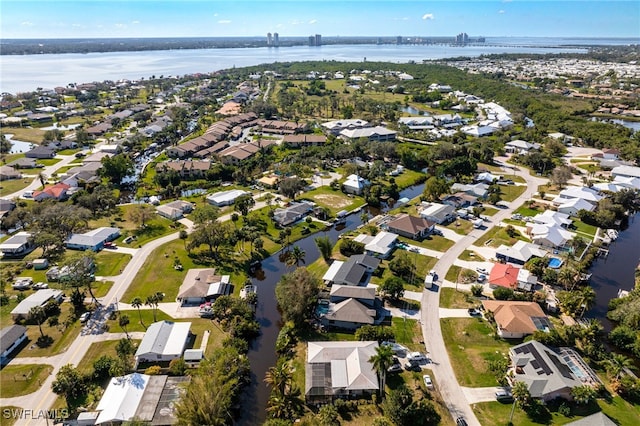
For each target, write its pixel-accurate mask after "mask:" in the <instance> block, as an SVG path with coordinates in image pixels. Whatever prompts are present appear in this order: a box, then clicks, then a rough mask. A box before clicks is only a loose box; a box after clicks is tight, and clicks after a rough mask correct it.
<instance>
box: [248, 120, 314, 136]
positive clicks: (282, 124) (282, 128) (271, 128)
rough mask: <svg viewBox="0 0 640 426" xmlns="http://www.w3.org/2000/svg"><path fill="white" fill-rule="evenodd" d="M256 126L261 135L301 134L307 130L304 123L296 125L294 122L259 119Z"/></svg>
mask: <svg viewBox="0 0 640 426" xmlns="http://www.w3.org/2000/svg"><path fill="white" fill-rule="evenodd" d="M256 125H257V126H259V127H260V131H261V132H262V133H272V134H276V135H293V134H295V133H302V132H304V131H306V130H307V129H308V125H307V124H306V123H296V122H295V121H281V120H264V119H259V120H257V122H256Z"/></svg>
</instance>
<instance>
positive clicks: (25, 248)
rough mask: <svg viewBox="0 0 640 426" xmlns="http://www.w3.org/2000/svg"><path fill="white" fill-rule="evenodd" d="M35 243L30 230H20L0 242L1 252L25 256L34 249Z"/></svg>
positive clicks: (4, 254)
mask: <svg viewBox="0 0 640 426" xmlns="http://www.w3.org/2000/svg"><path fill="white" fill-rule="evenodd" d="M34 248H35V245H34V244H33V242H32V241H31V234H30V233H29V232H24V231H21V232H18V233H17V234H14V235H12V236H11V237H9V238H7V239H6V240H4V241H3V242H2V243H0V252H2V254H3V256H7V257H10V256H23V255H26V254H27V253H29V252H31V251H33V249H34Z"/></svg>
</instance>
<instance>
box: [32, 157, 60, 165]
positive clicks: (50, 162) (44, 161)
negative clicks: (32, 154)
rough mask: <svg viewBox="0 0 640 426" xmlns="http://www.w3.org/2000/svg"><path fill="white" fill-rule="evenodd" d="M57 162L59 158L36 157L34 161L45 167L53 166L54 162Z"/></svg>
mask: <svg viewBox="0 0 640 426" xmlns="http://www.w3.org/2000/svg"><path fill="white" fill-rule="evenodd" d="M59 162H60V159H59V158H40V159H38V161H36V163H38V164H42V165H43V166H45V167H48V166H53V165H54V164H57V163H59Z"/></svg>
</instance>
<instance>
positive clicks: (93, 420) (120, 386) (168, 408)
mask: <svg viewBox="0 0 640 426" xmlns="http://www.w3.org/2000/svg"><path fill="white" fill-rule="evenodd" d="M187 381H189V377H188V376H187V377H184V376H182V377H180V376H178V377H169V376H166V375H151V376H150V375H146V374H140V373H131V374H128V375H126V376H121V377H113V378H111V380H110V381H109V385H108V386H107V388H106V389H105V391H104V393H103V394H102V398H101V399H100V402H98V405H97V407H96V409H95V410H96V411H85V412H82V413H80V415H79V416H78V420H77V422H78V425H115V424H125V423H127V422H129V421H138V422H142V423H144V424H150V425H172V424H175V423H176V422H177V421H178V418H177V416H176V413H175V405H176V403H177V401H178V399H179V398H180V396H181V395H182V392H179V391H178V390H179V389H181V388H182V387H183V385H184V384H185V382H187Z"/></svg>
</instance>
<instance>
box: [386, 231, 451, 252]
mask: <svg viewBox="0 0 640 426" xmlns="http://www.w3.org/2000/svg"><path fill="white" fill-rule="evenodd" d="M398 240H399V241H402V242H403V243H407V244H411V245H414V246H418V247H423V248H426V249H430V250H436V251H441V252H445V251H447V250H449V249H450V248H451V247H452V246H453V245H454V244H455V242H454V241H451V240H448V239H446V238H444V237H441V236H440V235H429V236H428V237H427V238H425V239H424V240H422V241H416V240H412V239H411V238H405V237H398Z"/></svg>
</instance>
